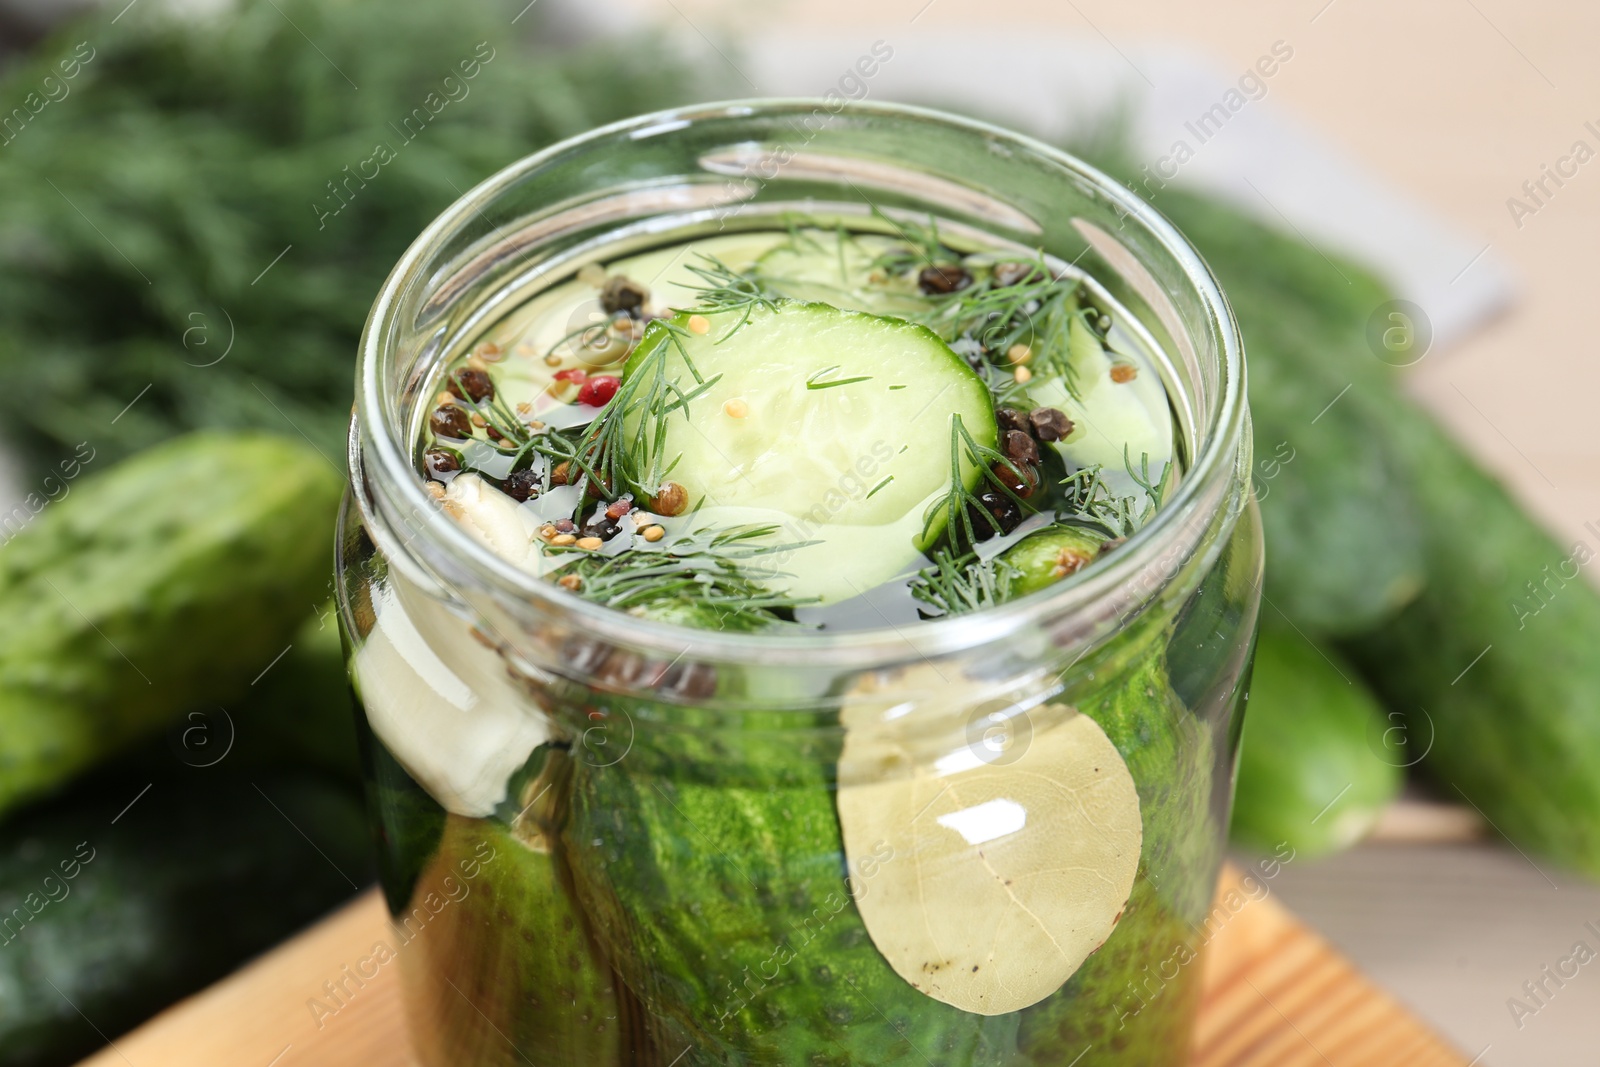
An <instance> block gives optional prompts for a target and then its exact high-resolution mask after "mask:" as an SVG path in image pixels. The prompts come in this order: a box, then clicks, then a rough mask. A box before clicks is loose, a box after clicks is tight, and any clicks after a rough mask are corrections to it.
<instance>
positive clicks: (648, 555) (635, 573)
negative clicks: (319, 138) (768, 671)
mask: <svg viewBox="0 0 1600 1067" xmlns="http://www.w3.org/2000/svg"><path fill="white" fill-rule="evenodd" d="M777 529H778V527H777V526H757V525H745V526H732V527H726V528H722V529H716V530H701V531H697V532H695V533H692V534H688V535H686V536H684V537H681V538H679V539H677V540H676V541H674V542H672V543H671V544H669V545H668V546H667V547H666V548H640V547H635V548H631V549H628V550H627V551H625V552H619V553H617V554H616V555H614V556H600V555H596V554H595V553H592V552H586V551H583V550H581V549H575V548H570V547H556V546H552V547H549V548H547V549H546V551H547V552H549V553H550V554H551V555H568V554H570V555H575V556H577V557H578V558H576V559H575V560H574V561H573V562H572V563H571V564H570V565H569V566H567V567H564V568H562V569H561V572H560V573H561V575H562V576H567V575H575V576H576V577H577V578H578V588H577V590H576V592H577V594H578V595H579V596H581V597H583V598H585V599H587V600H592V601H594V602H595V603H597V604H603V605H605V606H606V607H609V608H616V609H617V610H619V611H626V610H628V609H629V608H636V607H642V606H644V605H647V604H661V603H663V602H666V601H682V602H684V603H687V604H693V605H695V606H701V607H707V608H710V609H712V610H714V611H716V612H718V613H719V614H721V615H722V616H723V617H724V619H725V620H732V621H736V622H739V623H747V624H765V623H771V622H773V621H774V615H773V613H774V612H786V611H792V610H793V609H795V608H797V607H801V606H803V605H805V604H810V603H813V602H814V598H799V597H791V596H786V595H783V594H781V593H775V592H773V591H772V590H771V589H769V588H767V586H765V585H764V584H762V582H761V581H759V580H758V578H757V574H755V573H752V568H751V567H750V561H751V560H754V559H758V558H760V557H762V556H767V555H771V554H773V553H780V552H786V551H791V550H793V549H795V548H800V547H804V543H802V544H773V543H770V542H765V543H763V542H764V539H765V538H767V537H768V536H769V535H771V534H772V533H773V532H775V531H776V530H777ZM757 573H758V574H759V575H760V577H765V578H768V579H770V578H774V577H781V576H783V573H782V572H780V571H777V570H774V569H771V568H761V569H760V570H759V572H757Z"/></svg>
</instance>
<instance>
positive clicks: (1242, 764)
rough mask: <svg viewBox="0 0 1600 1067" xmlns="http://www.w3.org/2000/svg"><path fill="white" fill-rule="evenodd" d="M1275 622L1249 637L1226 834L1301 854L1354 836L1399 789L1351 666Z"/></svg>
mask: <svg viewBox="0 0 1600 1067" xmlns="http://www.w3.org/2000/svg"><path fill="white" fill-rule="evenodd" d="M1325 655H1333V656H1337V653H1336V652H1333V651H1331V649H1323V650H1321V651H1319V650H1318V649H1317V647H1315V646H1313V645H1312V644H1311V643H1310V642H1309V641H1308V640H1307V639H1306V638H1304V637H1301V636H1300V635H1299V634H1297V633H1295V632H1294V631H1293V630H1290V629H1288V628H1287V627H1283V626H1270V625H1269V626H1265V627H1263V628H1262V630H1261V635H1260V638H1259V640H1258V641H1257V643H1256V660H1255V672H1254V674H1253V676H1252V678H1251V682H1250V711H1249V714H1248V715H1246V716H1245V726H1244V746H1243V748H1242V749H1241V751H1240V755H1239V779H1238V785H1237V788H1236V789H1235V791H1234V797H1233V824H1232V836H1233V840H1234V841H1235V842H1237V843H1239V844H1242V845H1245V846H1247V847H1249V848H1254V849H1259V850H1260V851H1262V852H1271V851H1273V850H1274V849H1276V848H1277V847H1278V846H1279V845H1281V844H1283V843H1285V842H1287V843H1288V844H1289V845H1290V846H1292V847H1293V848H1294V850H1295V853H1296V854H1297V855H1300V856H1304V857H1313V856H1319V855H1323V854H1325V853H1328V852H1334V851H1337V850H1339V849H1341V848H1345V847H1346V846H1349V845H1352V844H1354V843H1355V842H1356V841H1358V840H1360V839H1361V837H1363V836H1364V835H1365V834H1366V832H1367V831H1368V830H1370V829H1371V828H1372V824H1373V823H1374V822H1375V821H1377V818H1378V815H1379V813H1380V812H1382V810H1383V808H1384V806H1385V805H1386V804H1388V803H1389V801H1391V800H1393V799H1394V798H1395V795H1396V794H1398V793H1399V791H1400V786H1401V784H1402V781H1403V777H1404V776H1403V775H1402V773H1401V770H1400V767H1399V763H1400V761H1399V760H1396V759H1394V758H1393V757H1392V756H1390V757H1388V759H1387V760H1386V759H1385V758H1384V757H1382V756H1380V754H1379V753H1381V752H1383V751H1384V750H1383V748H1382V747H1381V743H1382V738H1383V734H1384V732H1385V731H1386V730H1387V729H1388V728H1389V725H1390V724H1389V721H1388V720H1387V719H1386V718H1385V716H1384V712H1383V709H1382V708H1381V707H1379V705H1378V703H1377V701H1376V700H1375V699H1374V698H1373V696H1372V694H1371V693H1370V692H1369V691H1368V690H1367V688H1366V686H1364V685H1363V684H1362V683H1361V682H1360V680H1359V676H1358V675H1357V674H1356V671H1355V669H1354V668H1352V667H1350V666H1348V665H1347V664H1342V663H1339V662H1337V661H1334V662H1330V661H1329V659H1327V658H1325Z"/></svg>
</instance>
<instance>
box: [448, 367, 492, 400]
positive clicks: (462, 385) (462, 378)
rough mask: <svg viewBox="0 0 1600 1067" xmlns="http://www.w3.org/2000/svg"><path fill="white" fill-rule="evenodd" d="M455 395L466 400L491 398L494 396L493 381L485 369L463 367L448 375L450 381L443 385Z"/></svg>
mask: <svg viewBox="0 0 1600 1067" xmlns="http://www.w3.org/2000/svg"><path fill="white" fill-rule="evenodd" d="M445 388H447V389H449V390H450V392H452V393H454V394H455V395H456V396H459V397H463V398H465V399H468V400H473V401H477V400H492V399H493V398H494V381H493V379H491V378H490V377H489V374H488V372H487V371H481V370H473V369H472V368H471V367H465V368H463V369H461V370H458V371H456V372H455V373H454V374H452V375H450V382H449V384H448V385H447V386H446V387H445Z"/></svg>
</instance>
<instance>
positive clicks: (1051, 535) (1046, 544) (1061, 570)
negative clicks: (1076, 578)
mask: <svg viewBox="0 0 1600 1067" xmlns="http://www.w3.org/2000/svg"><path fill="white" fill-rule="evenodd" d="M1107 540H1109V539H1108V538H1107V537H1106V535H1105V534H1104V533H1101V532H1099V531H1096V530H1091V529H1088V528H1086V527H1082V526H1051V527H1048V528H1046V529H1043V530H1040V531H1039V532H1038V533H1035V534H1029V535H1028V536H1027V537H1024V538H1023V539H1022V540H1021V541H1018V542H1017V543H1016V544H1015V545H1012V546H1011V547H1010V548H1008V549H1007V550H1006V551H1005V553H1004V554H1003V555H1002V556H1001V557H1000V558H1001V561H1002V562H1003V563H1004V564H1005V565H1006V566H1007V567H1009V568H1010V569H1011V571H1012V572H1013V573H1012V574H1011V576H1010V585H1009V587H1008V588H1007V590H1006V598H1007V599H1014V598H1016V597H1020V596H1027V595H1028V594H1029V593H1036V592H1038V591H1039V590H1041V589H1043V588H1045V587H1046V586H1050V585H1054V584H1055V583H1056V582H1059V581H1060V580H1061V579H1063V578H1067V577H1070V576H1071V575H1073V574H1076V573H1077V572H1078V571H1079V570H1080V569H1082V568H1083V567H1086V566H1088V564H1089V563H1090V562H1091V561H1092V560H1094V558H1095V557H1096V556H1098V555H1099V554H1100V550H1101V549H1102V548H1104V547H1105V544H1106V542H1107Z"/></svg>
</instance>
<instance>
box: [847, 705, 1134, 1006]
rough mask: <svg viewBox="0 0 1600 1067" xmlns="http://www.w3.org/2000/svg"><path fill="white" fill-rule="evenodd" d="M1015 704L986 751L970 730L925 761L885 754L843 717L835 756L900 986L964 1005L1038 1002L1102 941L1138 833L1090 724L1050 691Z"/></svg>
mask: <svg viewBox="0 0 1600 1067" xmlns="http://www.w3.org/2000/svg"><path fill="white" fill-rule="evenodd" d="M1025 718H1026V719H1027V722H1028V724H1030V725H1028V726H1027V727H1026V728H1025V729H1021V730H1019V729H1018V728H1017V724H1015V723H1013V724H1012V725H1011V726H1010V727H1009V729H1008V730H1007V732H1008V733H1009V734H1010V736H1011V737H1012V739H1013V743H1012V744H1011V745H1010V746H1009V747H1008V748H1006V749H1005V750H1004V752H1003V754H1002V755H999V756H997V755H996V753H997V752H999V750H997V749H990V748H988V747H987V744H986V742H984V741H983V739H982V737H981V735H980V736H979V738H978V739H977V740H974V741H973V742H971V743H969V744H968V746H967V747H966V748H965V749H963V750H962V751H961V752H957V753H953V754H951V755H948V756H946V757H945V758H944V759H940V760H938V761H936V762H934V763H932V764H931V765H930V764H928V763H927V761H925V760H917V759H912V758H910V757H909V756H906V755H902V756H900V757H898V758H897V757H896V755H895V753H894V747H895V746H894V745H893V744H891V743H890V742H888V741H887V740H886V738H885V733H884V731H883V730H882V729H881V728H880V729H867V730H848V729H847V732H846V736H845V742H844V750H843V752H842V754H841V759H840V764H841V785H840V788H839V794H838V808H839V821H840V824H841V826H842V828H843V831H844V846H845V855H846V857H847V859H848V861H849V867H850V888H851V891H852V893H853V895H854V897H855V902H856V908H857V910H858V911H859V912H860V914H861V918H862V920H863V922H865V924H866V927H867V932H868V934H869V935H871V937H872V942H873V944H874V945H876V946H877V948H878V951H879V952H881V953H882V954H883V956H884V958H885V959H886V960H888V962H889V965H890V966H891V967H893V968H894V971H895V973H896V974H898V975H900V977H901V978H904V979H905V980H906V981H907V982H909V983H910V984H911V985H912V986H913V987H915V988H916V989H919V990H921V991H922V992H924V993H926V994H927V995H928V996H930V997H933V998H934V999H935V1000H939V1001H942V1002H944V1003H946V1004H950V1005H953V1006H954V1007H957V1008H960V1009H962V1010H964V1011H970V1012H975V1013H977V1014H980V1015H1003V1014H1005V1013H1007V1012H1013V1011H1018V1010H1020V1009H1022V1008H1025V1007H1027V1006H1029V1005H1030V1004H1035V1003H1037V1002H1038V1001H1040V1000H1043V999H1044V998H1045V997H1047V996H1049V995H1050V994H1052V993H1054V992H1055V991H1056V990H1057V989H1059V988H1061V986H1062V984H1063V983H1065V982H1066V981H1067V979H1069V978H1071V977H1072V975H1073V973H1074V972H1076V971H1077V969H1078V968H1079V967H1080V966H1082V964H1083V961H1084V960H1085V959H1087V958H1088V957H1089V956H1090V955H1091V954H1092V953H1093V952H1094V951H1095V950H1096V949H1098V948H1099V947H1100V946H1101V945H1102V944H1104V943H1105V940H1106V938H1107V937H1109V936H1110V935H1111V932H1112V930H1113V928H1114V927H1115V926H1116V923H1117V920H1118V919H1119V918H1120V917H1121V914H1122V911H1123V908H1124V907H1125V906H1126V904H1127V901H1128V896H1129V894H1130V893H1131V892H1132V889H1133V880H1134V876H1135V873H1136V872H1137V870H1138V866H1139V852H1140V848H1141V845H1142V842H1143V825H1142V822H1141V819H1140V810H1139V794H1138V791H1137V790H1136V789H1135V787H1134V783H1133V777H1132V775H1130V774H1129V773H1128V768H1127V765H1126V764H1125V763H1124V762H1123V760H1122V757H1121V755H1120V754H1119V753H1118V752H1117V750H1116V747H1115V746H1114V745H1112V743H1111V741H1110V740H1109V739H1108V738H1107V737H1106V735H1105V732H1104V731H1103V730H1101V729H1100V726H1099V724H1098V723H1096V722H1095V721H1094V720H1093V719H1091V718H1089V717H1088V716H1086V715H1082V714H1079V713H1078V712H1076V711H1074V710H1073V709H1071V708H1066V707H1063V706H1061V705H1045V706H1043V707H1037V708H1034V709H1032V710H1030V711H1028V712H1026V713H1025ZM858 721H859V720H858ZM906 732H907V733H908V734H910V733H912V732H913V731H912V730H911V729H910V728H909V726H907V729H906ZM963 753H965V757H966V758H963ZM874 765H876V766H877V767H879V768H880V770H881V772H882V773H880V774H879V775H877V776H875V777H874V776H872V775H870V774H867V773H864V772H865V771H866V770H867V768H869V767H871V766H874ZM846 768H848V772H847V771H846ZM854 782H859V783H860V784H853V783H854Z"/></svg>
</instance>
